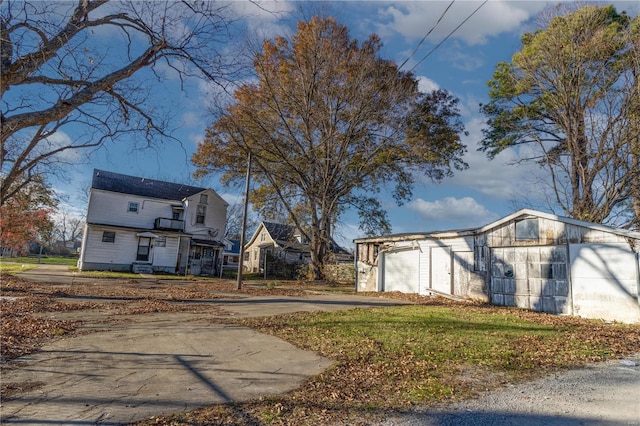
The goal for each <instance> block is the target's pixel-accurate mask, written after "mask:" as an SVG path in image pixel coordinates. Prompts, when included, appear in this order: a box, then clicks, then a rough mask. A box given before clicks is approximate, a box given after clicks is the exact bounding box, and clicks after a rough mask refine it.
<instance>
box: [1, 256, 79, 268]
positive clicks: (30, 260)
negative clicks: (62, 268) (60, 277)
mask: <svg viewBox="0 0 640 426" xmlns="http://www.w3.org/2000/svg"><path fill="white" fill-rule="evenodd" d="M5 262H13V263H24V264H38V263H42V264H45V265H70V266H75V265H77V263H78V258H77V257H60V256H42V257H41V258H40V262H38V257H32V256H20V257H2V263H5Z"/></svg>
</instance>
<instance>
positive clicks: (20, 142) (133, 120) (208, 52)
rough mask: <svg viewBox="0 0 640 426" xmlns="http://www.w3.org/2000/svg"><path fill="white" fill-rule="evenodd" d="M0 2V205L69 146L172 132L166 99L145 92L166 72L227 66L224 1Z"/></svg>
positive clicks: (196, 72)
mask: <svg viewBox="0 0 640 426" xmlns="http://www.w3.org/2000/svg"><path fill="white" fill-rule="evenodd" d="M0 3H1V10H0V13H1V17H0V43H1V44H0V51H1V55H0V77H1V84H0V93H1V94H2V112H1V115H0V124H1V126H2V132H1V137H0V141H1V147H0V168H1V173H2V174H1V176H0V178H1V180H0V205H3V204H4V203H5V202H6V201H7V200H9V199H11V198H12V197H13V196H15V195H16V194H17V193H19V192H20V191H21V190H22V189H23V188H24V187H25V186H26V185H28V184H29V183H30V182H31V181H32V179H33V178H34V176H37V175H40V176H46V175H48V174H51V173H57V172H60V171H61V170H62V169H63V167H64V165H65V163H66V162H68V161H70V160H69V158H68V157H69V154H70V153H74V154H75V153H77V152H78V151H79V150H82V152H87V151H88V150H91V149H95V148H97V147H100V146H101V145H102V144H104V143H105V142H106V141H115V140H118V139H125V138H126V140H127V143H128V144H135V143H138V144H141V146H145V145H151V144H155V143H159V142H161V141H166V140H168V139H170V138H171V134H170V131H169V130H170V129H169V126H168V123H169V117H170V114H169V113H170V109H169V106H168V105H164V106H163V105H154V104H153V103H152V102H151V99H150V94H151V93H152V92H154V91H158V90H162V87H163V80H165V78H166V75H167V74H172V75H173V76H174V78H178V79H180V81H182V82H185V81H186V79H187V78H190V77H193V76H198V77H203V78H206V79H208V80H209V81H212V82H215V83H218V84H224V81H225V78H226V77H228V75H229V73H230V72H231V70H232V68H231V67H230V63H231V61H232V60H233V55H231V54H230V52H229V51H228V50H225V49H226V47H227V46H226V45H225V43H226V42H228V41H229V39H230V35H231V24H232V21H231V19H230V16H231V15H230V14H229V13H228V10H227V9H228V7H229V3H227V2H225V3H218V2H215V1H187V0H185V1H180V2H178V1H118V2H109V1H108V0H78V1H77V2H75V3H73V2H55V1H54V2H44V1H33V2H29V1H24V0H21V1H11V0H8V1H4V2H0ZM129 146H131V145H129Z"/></svg>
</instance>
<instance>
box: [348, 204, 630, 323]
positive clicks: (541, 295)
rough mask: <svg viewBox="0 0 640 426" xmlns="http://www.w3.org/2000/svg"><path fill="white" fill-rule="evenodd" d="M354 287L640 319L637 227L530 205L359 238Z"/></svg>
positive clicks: (365, 289)
mask: <svg viewBox="0 0 640 426" xmlns="http://www.w3.org/2000/svg"><path fill="white" fill-rule="evenodd" d="M355 243H356V269H357V272H356V289H357V290H358V291H401V292H406V293H419V294H424V295H428V294H444V295H453V296H459V297H463V298H467V299H476V300H484V301H487V302H491V303H493V304H496V305H504V306H516V307H521V308H526V309H532V310H536V311H542V312H549V313H556V314H567V315H577V316H582V317H586V318H602V319H605V320H612V321H621V322H640V300H639V298H638V289H639V288H640V272H639V270H640V260H639V255H638V252H639V251H640V233H639V232H632V231H628V230H625V229H618V228H612V227H608V226H604V225H599V224H595V223H590V222H584V221H579V220H575V219H570V218H566V217H561V216H556V215H553V214H548V213H543V212H539V211H535V210H529V209H525V210H521V211H518V212H516V213H513V214H511V215H509V216H506V217H504V218H502V219H499V220H497V221H495V222H492V223H490V224H488V225H486V226H483V227H481V228H473V229H463V230H452V231H443V232H432V233H413V234H398V235H389V236H381V237H374V238H362V239H357V240H355Z"/></svg>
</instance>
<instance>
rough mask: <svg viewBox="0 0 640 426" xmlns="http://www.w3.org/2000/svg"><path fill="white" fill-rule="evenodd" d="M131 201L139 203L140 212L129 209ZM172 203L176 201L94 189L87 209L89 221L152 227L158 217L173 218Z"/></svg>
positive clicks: (134, 226)
mask: <svg viewBox="0 0 640 426" xmlns="http://www.w3.org/2000/svg"><path fill="white" fill-rule="evenodd" d="M129 202H135V203H138V212H130V211H128V209H129ZM172 204H175V201H173V202H172V201H170V200H159V199H149V198H144V197H138V196H135V195H129V194H119V193H114V192H107V191H101V190H96V189H93V190H91V198H90V200H89V209H88V210H87V222H88V223H100V224H105V225H115V226H122V225H125V226H128V227H132V228H146V229H152V228H153V225H154V221H155V219H156V218H158V217H163V218H171V214H172V210H171V205H172Z"/></svg>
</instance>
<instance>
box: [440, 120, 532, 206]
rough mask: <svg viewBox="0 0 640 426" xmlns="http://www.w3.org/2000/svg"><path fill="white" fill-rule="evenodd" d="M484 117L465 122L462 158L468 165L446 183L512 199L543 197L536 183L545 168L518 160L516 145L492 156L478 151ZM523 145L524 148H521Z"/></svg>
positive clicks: (496, 197)
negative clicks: (464, 151) (463, 154)
mask: <svg viewBox="0 0 640 426" xmlns="http://www.w3.org/2000/svg"><path fill="white" fill-rule="evenodd" d="M483 126H484V124H483V121H482V119H481V118H480V117H476V118H472V119H471V120H469V121H467V122H466V123H465V127H466V130H467V131H468V132H469V136H466V137H463V142H464V143H465V144H466V145H467V148H468V152H467V154H466V155H465V157H464V160H465V161H466V162H467V163H468V164H469V168H468V169H467V170H464V171H459V172H456V173H455V175H454V177H453V178H451V179H449V180H447V181H446V182H445V183H446V184H447V185H453V186H458V187H464V188H469V189H474V190H476V191H478V192H480V193H482V194H484V195H488V196H490V197H492V198H495V199H498V200H507V201H511V200H513V199H515V198H518V197H519V196H523V195H526V196H528V197H531V198H540V197H542V191H543V188H542V187H541V186H540V185H535V186H534V182H540V181H541V180H543V177H544V170H542V169H541V168H540V167H539V166H537V165H536V164H532V163H518V160H520V159H521V156H520V153H519V150H518V149H517V148H507V149H505V150H504V151H503V152H501V153H500V154H498V155H497V156H496V157H495V158H494V159H493V160H490V159H488V158H487V155H486V154H485V153H484V152H481V151H478V143H479V141H480V140H482V130H481V129H482V127H483ZM521 149H523V148H521Z"/></svg>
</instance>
